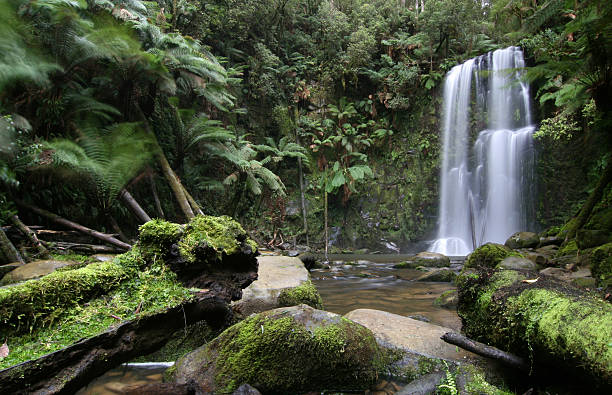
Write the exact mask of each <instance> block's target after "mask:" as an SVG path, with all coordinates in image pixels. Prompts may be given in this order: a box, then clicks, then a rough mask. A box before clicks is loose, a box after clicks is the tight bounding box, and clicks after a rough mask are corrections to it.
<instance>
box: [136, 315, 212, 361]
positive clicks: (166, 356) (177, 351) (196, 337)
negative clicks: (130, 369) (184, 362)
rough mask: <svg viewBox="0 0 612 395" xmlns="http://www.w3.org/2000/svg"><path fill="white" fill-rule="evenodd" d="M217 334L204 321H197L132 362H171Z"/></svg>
mask: <svg viewBox="0 0 612 395" xmlns="http://www.w3.org/2000/svg"><path fill="white" fill-rule="evenodd" d="M217 334H218V332H216V331H214V330H213V329H212V328H211V327H210V326H209V325H208V324H207V323H206V321H199V322H196V323H195V324H192V325H189V326H188V327H187V328H181V329H179V330H177V331H176V332H175V333H174V334H173V335H172V336H171V337H170V339H169V340H168V342H166V344H165V345H164V346H163V347H162V348H160V349H159V350H157V351H155V352H153V353H151V354H148V355H143V356H141V357H138V358H136V359H134V362H151V361H152V362H172V361H176V360H177V359H179V358H180V357H182V356H183V355H185V354H187V353H188V352H191V351H193V350H195V349H196V348H198V347H200V346H201V345H203V344H205V343H208V342H209V341H211V340H212V339H214V337H215V335H217Z"/></svg>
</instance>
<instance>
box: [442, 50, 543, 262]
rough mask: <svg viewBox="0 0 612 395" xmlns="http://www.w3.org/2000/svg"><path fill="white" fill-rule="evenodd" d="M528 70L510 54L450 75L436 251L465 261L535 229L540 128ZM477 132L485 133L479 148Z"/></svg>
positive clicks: (456, 69)
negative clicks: (535, 144)
mask: <svg viewBox="0 0 612 395" xmlns="http://www.w3.org/2000/svg"><path fill="white" fill-rule="evenodd" d="M524 67H525V61H524V59H523V53H522V51H521V49H520V48H517V47H510V48H506V49H500V50H497V51H495V52H489V53H488V54H486V55H483V56H480V57H478V58H475V59H470V60H468V61H467V62H465V63H463V64H461V65H458V66H455V67H453V69H452V70H451V71H450V72H449V73H448V74H447V76H446V80H445V83H444V115H443V116H444V119H443V159H442V170H441V182H440V214H439V215H440V216H439V228H438V236H437V240H436V241H435V242H434V243H433V245H432V246H431V248H430V250H431V251H434V252H439V253H442V254H445V255H466V254H468V253H469V252H471V251H472V250H473V249H474V248H475V247H476V246H479V245H481V244H484V243H486V242H496V243H503V242H504V241H505V240H506V239H507V238H508V237H509V236H510V235H511V234H512V233H514V232H516V231H519V230H525V229H526V228H527V227H528V226H529V224H528V221H527V218H528V212H529V211H530V208H531V205H532V204H533V203H532V202H533V198H532V195H533V193H532V189H533V180H532V173H533V164H534V163H533V162H534V151H533V140H532V134H533V131H534V129H535V127H534V126H533V125H532V118H531V108H530V97H529V86H528V85H527V84H526V83H525V82H523V81H521V79H520V77H521V75H522V73H523V69H524ZM474 99H475V100H474ZM472 129H475V130H480V132H479V133H478V137H477V139H476V141H475V142H474V143H473V144H472V143H471V141H472V140H471V136H472V135H473V133H471V132H472ZM470 146H472V149H471V150H470V149H469V147H470Z"/></svg>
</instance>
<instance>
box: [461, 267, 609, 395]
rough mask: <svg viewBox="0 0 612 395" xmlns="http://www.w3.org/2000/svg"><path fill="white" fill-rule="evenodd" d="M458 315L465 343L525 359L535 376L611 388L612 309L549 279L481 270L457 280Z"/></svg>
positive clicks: (511, 272) (503, 271)
mask: <svg viewBox="0 0 612 395" xmlns="http://www.w3.org/2000/svg"><path fill="white" fill-rule="evenodd" d="M457 284H458V288H459V305H458V312H459V315H460V316H461V319H462V321H463V331H464V332H465V333H466V335H467V336H469V337H470V338H473V339H476V340H478V341H481V342H485V343H487V344H490V345H493V346H495V347H498V348H500V349H503V350H507V351H509V352H512V353H515V354H517V355H521V356H524V357H526V358H529V360H531V361H532V364H533V369H534V371H535V372H536V373H538V372H545V371H546V368H547V367H552V366H554V369H556V370H557V371H558V370H560V369H563V368H565V370H566V371H567V374H569V375H570V376H569V377H572V376H573V377H574V378H575V379H576V380H580V379H585V378H586V379H588V380H592V382H593V383H597V385H599V386H601V387H605V388H606V389H609V388H610V386H611V385H612V384H611V383H612V347H611V346H610V344H611V342H612V305H611V304H610V303H607V302H605V301H603V300H600V299H598V298H596V297H594V296H592V295H590V294H587V293H585V292H584V291H582V290H580V289H578V288H575V287H573V286H570V285H569V284H566V283H563V282H561V281H559V280H556V279H554V278H552V277H548V276H545V275H541V274H538V273H536V272H529V271H515V270H494V269H481V270H480V271H478V272H474V271H466V272H464V273H463V274H462V275H461V276H460V277H458V279H457Z"/></svg>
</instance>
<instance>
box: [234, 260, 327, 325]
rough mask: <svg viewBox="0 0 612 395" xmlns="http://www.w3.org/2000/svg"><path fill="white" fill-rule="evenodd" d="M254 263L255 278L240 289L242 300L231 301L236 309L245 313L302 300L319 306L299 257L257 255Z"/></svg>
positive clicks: (296, 302)
mask: <svg viewBox="0 0 612 395" xmlns="http://www.w3.org/2000/svg"><path fill="white" fill-rule="evenodd" d="M257 262H258V264H259V268H258V270H257V280H255V281H254V282H253V283H251V285H249V286H248V287H247V288H245V289H244V290H243V293H242V299H240V300H239V301H237V302H234V303H233V308H234V310H235V311H237V312H238V313H240V314H241V315H243V316H247V315H249V314H252V313H260V312H262V311H266V310H271V309H274V308H277V307H284V306H296V305H299V304H302V303H303V304H307V305H309V306H311V307H314V308H321V306H322V301H321V296H320V295H319V292H318V291H317V288H316V287H315V286H314V284H313V283H312V282H311V281H310V275H309V274H308V270H306V268H305V267H304V264H303V263H302V261H301V260H300V259H299V258H295V257H288V256H260V257H258V258H257Z"/></svg>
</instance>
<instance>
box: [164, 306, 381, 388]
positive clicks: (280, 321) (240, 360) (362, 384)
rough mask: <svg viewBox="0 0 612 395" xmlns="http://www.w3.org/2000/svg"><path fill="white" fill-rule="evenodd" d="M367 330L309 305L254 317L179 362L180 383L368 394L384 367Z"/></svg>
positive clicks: (174, 374)
mask: <svg viewBox="0 0 612 395" xmlns="http://www.w3.org/2000/svg"><path fill="white" fill-rule="evenodd" d="M382 361H383V356H382V352H381V350H380V349H379V347H378V345H377V343H376V340H375V338H374V336H373V334H372V332H370V330H368V329H366V328H365V327H363V326H361V325H359V324H356V323H354V322H352V321H350V320H348V319H346V318H343V317H341V316H339V315H337V314H333V313H328V312H324V311H321V310H316V309H313V308H311V307H309V306H306V305H300V306H293V307H285V308H279V309H274V310H270V311H267V312H264V313H260V314H255V315H251V316H250V317H248V318H247V319H245V320H244V321H241V322H239V323H238V324H236V325H234V326H232V327H230V328H228V329H227V330H225V331H224V332H223V333H222V334H221V335H219V337H217V338H216V339H214V340H213V341H212V342H210V343H208V344H207V345H205V346H203V347H201V348H199V349H197V350H195V351H193V352H191V353H189V354H187V355H185V356H184V357H183V358H181V359H179V360H178V361H177V362H176V365H175V366H176V368H175V370H174V372H173V379H174V381H175V382H177V383H179V384H181V383H187V382H189V381H191V380H194V381H195V382H196V383H197V384H198V385H199V386H200V387H201V388H202V390H204V391H210V392H215V393H219V394H225V393H232V392H233V391H234V390H235V389H237V388H238V387H239V386H240V385H241V384H244V383H249V384H251V385H253V386H254V387H255V388H257V389H258V390H260V391H261V392H262V393H300V392H308V391H322V390H364V389H366V388H367V387H368V386H369V385H371V384H372V383H373V382H374V381H375V380H376V378H377V375H378V373H379V372H380V371H381V369H382V368H383V362H382Z"/></svg>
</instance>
